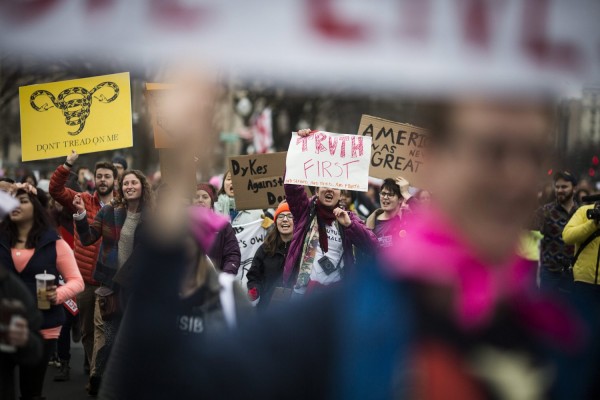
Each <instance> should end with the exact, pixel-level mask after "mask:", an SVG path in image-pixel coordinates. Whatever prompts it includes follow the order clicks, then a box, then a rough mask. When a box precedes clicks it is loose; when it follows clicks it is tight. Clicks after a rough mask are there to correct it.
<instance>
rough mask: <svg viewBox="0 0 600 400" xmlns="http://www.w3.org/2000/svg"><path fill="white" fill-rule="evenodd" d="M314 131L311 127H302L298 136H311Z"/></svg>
mask: <svg viewBox="0 0 600 400" xmlns="http://www.w3.org/2000/svg"><path fill="white" fill-rule="evenodd" d="M313 133H314V131H312V130H310V129H300V130H299V131H298V136H300V137H306V136H310V135H312V134H313Z"/></svg>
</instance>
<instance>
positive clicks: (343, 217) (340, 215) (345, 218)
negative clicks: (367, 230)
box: [333, 207, 352, 228]
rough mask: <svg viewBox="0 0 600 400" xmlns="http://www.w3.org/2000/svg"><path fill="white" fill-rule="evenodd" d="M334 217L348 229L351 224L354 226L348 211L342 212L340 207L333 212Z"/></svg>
mask: <svg viewBox="0 0 600 400" xmlns="http://www.w3.org/2000/svg"><path fill="white" fill-rule="evenodd" d="M333 215H335V218H336V219H337V222H339V223H340V224H341V225H342V226H344V227H346V228H347V227H349V226H350V224H352V220H351V219H350V215H348V213H347V212H346V211H344V210H342V209H341V208H339V207H337V208H335V209H334V210H333Z"/></svg>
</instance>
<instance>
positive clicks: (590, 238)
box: [571, 229, 600, 266]
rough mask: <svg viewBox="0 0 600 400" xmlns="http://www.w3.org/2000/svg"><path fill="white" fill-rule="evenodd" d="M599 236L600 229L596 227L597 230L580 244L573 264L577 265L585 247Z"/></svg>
mask: <svg viewBox="0 0 600 400" xmlns="http://www.w3.org/2000/svg"><path fill="white" fill-rule="evenodd" d="M599 236H600V229H596V231H595V232H594V233H592V234H591V235H590V236H588V238H587V239H585V242H583V243H582V244H581V246H579V248H578V249H577V252H576V253H575V258H573V263H572V264H571V265H573V266H575V263H576V262H577V259H578V258H579V256H580V255H581V252H582V251H583V249H585V248H586V247H587V245H588V244H590V243H592V242H593V241H594V239H596V238H597V237H599Z"/></svg>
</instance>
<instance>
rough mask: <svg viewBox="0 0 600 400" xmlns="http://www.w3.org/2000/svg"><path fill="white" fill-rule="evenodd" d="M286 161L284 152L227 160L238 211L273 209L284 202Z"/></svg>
mask: <svg viewBox="0 0 600 400" xmlns="http://www.w3.org/2000/svg"><path fill="white" fill-rule="evenodd" d="M285 158H286V153H285V152H282V153H269V154H254V155H250V156H237V157H230V158H229V165H230V170H231V179H232V181H233V190H234V191H235V206H236V208H237V209H238V210H254V209H263V208H274V207H277V205H278V204H279V203H280V202H281V201H282V200H283V199H285V193H284V190H283V175H284V174H285Z"/></svg>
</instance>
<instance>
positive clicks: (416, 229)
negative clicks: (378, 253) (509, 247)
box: [382, 209, 582, 345]
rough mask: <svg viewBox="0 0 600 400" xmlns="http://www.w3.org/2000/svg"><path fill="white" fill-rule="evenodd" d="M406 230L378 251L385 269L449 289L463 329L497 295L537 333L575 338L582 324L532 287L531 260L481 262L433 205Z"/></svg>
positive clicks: (475, 323)
mask: <svg viewBox="0 0 600 400" xmlns="http://www.w3.org/2000/svg"><path fill="white" fill-rule="evenodd" d="M405 229H406V231H407V232H408V234H407V236H406V237H405V238H404V239H403V240H402V241H400V242H399V244H398V245H397V246H394V247H392V248H389V249H387V250H386V252H385V254H384V255H383V261H384V262H383V263H382V264H383V266H384V269H385V270H386V272H387V273H388V274H389V275H390V276H392V277H395V278H406V279H409V280H414V281H419V282H424V283H427V284H432V285H439V286H445V287H451V288H453V289H454V293H455V295H454V309H455V313H456V314H455V317H456V320H457V323H458V325H459V326H461V327H462V328H463V329H465V330H471V329H477V328H481V327H482V326H484V325H486V323H488V322H489V321H490V319H491V318H492V316H493V313H494V310H495V308H496V305H497V304H498V303H499V302H500V301H506V302H507V303H509V304H512V305H513V306H515V307H513V308H514V309H515V310H516V312H517V314H519V315H520V316H522V317H523V318H524V319H523V320H524V322H526V324H527V325H528V327H529V328H532V329H533V330H535V331H536V333H540V334H542V335H544V336H547V337H548V338H550V339H552V340H553V341H559V343H564V344H567V345H576V344H577V343H580V339H581V333H582V329H581V328H582V325H581V324H580V323H579V321H578V320H575V319H574V318H573V317H571V316H570V315H569V311H568V310H567V309H566V308H564V307H562V306H561V305H560V304H557V303H555V302H553V301H549V300H548V299H544V298H542V297H541V296H537V294H536V293H532V290H531V288H532V287H533V286H534V284H533V282H532V279H533V277H534V275H535V274H534V273H533V272H532V267H531V264H529V263H528V262H527V261H525V260H523V259H521V258H518V257H517V256H516V255H515V256H514V257H513V258H512V261H510V262H509V263H507V264H506V265H504V266H490V265H486V264H485V263H483V262H482V261H480V259H479V258H478V257H477V256H476V254H475V253H474V252H473V251H472V250H471V248H470V246H469V245H468V244H467V241H466V240H465V239H464V238H463V237H461V235H460V233H459V232H458V231H457V230H456V229H454V227H453V226H452V225H451V224H450V222H449V221H448V220H447V219H446V218H445V216H444V215H442V214H441V213H440V212H438V211H436V210H433V209H432V210H428V211H427V212H423V213H420V214H419V216H418V217H416V218H411V219H410V220H409V221H408V226H407V227H406V228H405Z"/></svg>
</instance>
